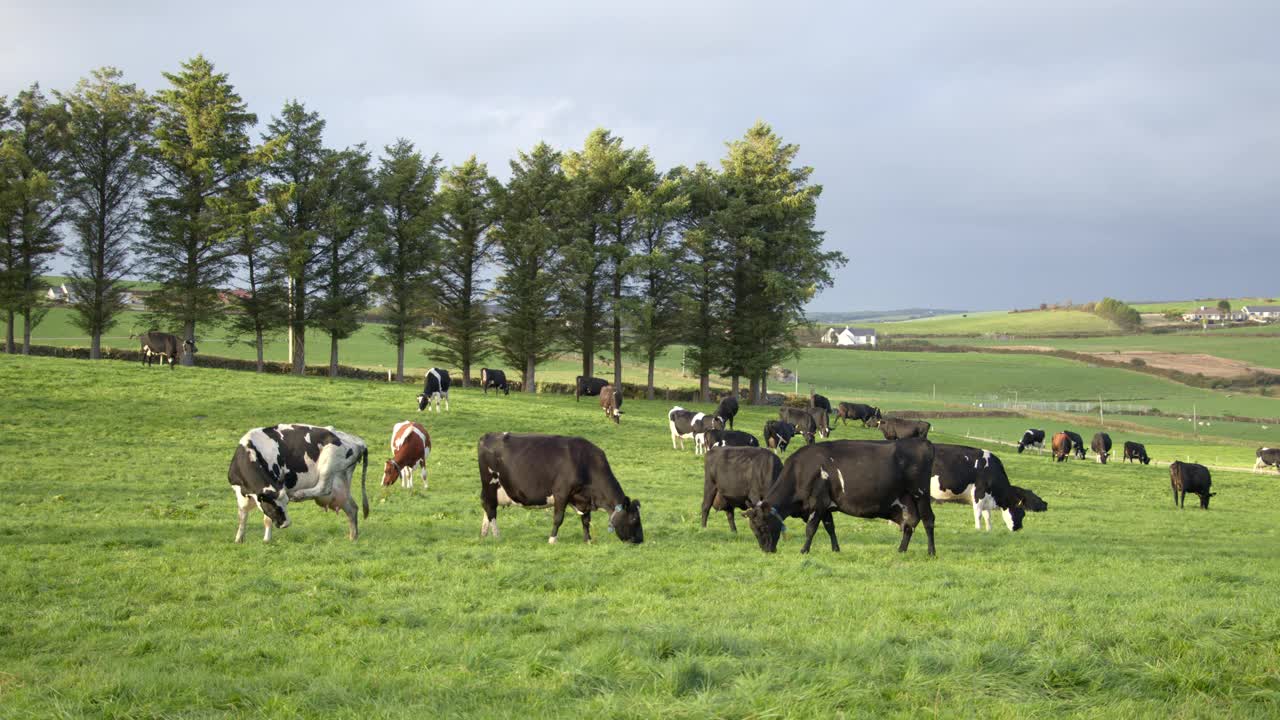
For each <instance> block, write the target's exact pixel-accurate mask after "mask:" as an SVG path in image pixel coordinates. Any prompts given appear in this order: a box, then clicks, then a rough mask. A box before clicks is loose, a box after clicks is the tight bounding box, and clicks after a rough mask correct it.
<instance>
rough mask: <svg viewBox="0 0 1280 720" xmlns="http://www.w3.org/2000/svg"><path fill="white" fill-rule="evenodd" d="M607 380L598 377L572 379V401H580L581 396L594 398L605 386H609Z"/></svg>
mask: <svg viewBox="0 0 1280 720" xmlns="http://www.w3.org/2000/svg"><path fill="white" fill-rule="evenodd" d="M609 384H610V383H609V381H608V380H602V379H600V378H598V377H583V376H581V375H579V376H577V377H575V378H574V379H573V399H574V400H580V399H582V396H583V395H588V396H591V397H595V396H596V395H599V394H600V391H601V390H603V389H604V386H605V385H609Z"/></svg>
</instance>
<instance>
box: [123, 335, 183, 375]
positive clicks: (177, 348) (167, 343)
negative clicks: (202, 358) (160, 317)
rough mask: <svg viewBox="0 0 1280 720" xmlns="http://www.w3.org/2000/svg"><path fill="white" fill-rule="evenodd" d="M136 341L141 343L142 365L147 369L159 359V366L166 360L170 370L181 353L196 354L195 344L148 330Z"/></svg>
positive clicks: (175, 336) (174, 336)
mask: <svg viewBox="0 0 1280 720" xmlns="http://www.w3.org/2000/svg"><path fill="white" fill-rule="evenodd" d="M129 337H131V338H132V337H133V336H132V335H130V336H129ZM138 340H139V341H140V342H141V343H142V347H141V352H142V364H143V365H146V366H147V367H151V363H152V362H154V361H155V360H156V359H159V360H160V365H161V366H163V365H164V364H165V362H166V360H167V361H168V363H169V369H170V370H172V369H173V366H174V363H176V362H177V361H178V356H180V355H181V354H182V353H184V352H188V351H189V352H190V353H191V354H192V355H195V354H196V344H195V342H193V341H191V340H179V339H178V336H177V335H174V334H172V333H164V332H159V331H158V330H149V331H147V332H144V333H142V334H141V335H139V336H138Z"/></svg>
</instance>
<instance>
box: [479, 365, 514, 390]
mask: <svg viewBox="0 0 1280 720" xmlns="http://www.w3.org/2000/svg"><path fill="white" fill-rule="evenodd" d="M480 387H481V388H483V389H484V394H485V395H488V394H489V388H497V389H498V390H501V391H502V394H503V395H510V394H511V386H510V385H508V384H507V374H506V373H504V372H502V371H501V370H494V369H492V368H480Z"/></svg>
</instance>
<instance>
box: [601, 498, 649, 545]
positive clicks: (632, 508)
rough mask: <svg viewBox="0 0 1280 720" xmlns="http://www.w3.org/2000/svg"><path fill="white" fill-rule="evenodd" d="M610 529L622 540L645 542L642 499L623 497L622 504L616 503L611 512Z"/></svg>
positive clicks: (637, 543)
mask: <svg viewBox="0 0 1280 720" xmlns="http://www.w3.org/2000/svg"><path fill="white" fill-rule="evenodd" d="M609 529H610V530H612V531H613V533H614V534H615V535H617V536H618V539H619V540H621V541H622V542H627V543H633V544H636V545H639V544H640V543H642V542H644V527H643V526H641V524H640V501H639V500H632V499H631V498H629V497H623V498H622V504H621V505H615V506H614V508H613V512H612V513H610V514H609Z"/></svg>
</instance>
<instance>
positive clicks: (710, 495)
mask: <svg viewBox="0 0 1280 720" xmlns="http://www.w3.org/2000/svg"><path fill="white" fill-rule="evenodd" d="M715 501H716V486H715V485H714V484H713V483H710V482H707V483H703V485H702V529H703V530H706V529H707V516H708V515H710V514H711V506H712V505H714V504H715ZM730 517H732V516H730ZM729 522H730V524H732V523H733V520H730V521H729Z"/></svg>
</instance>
